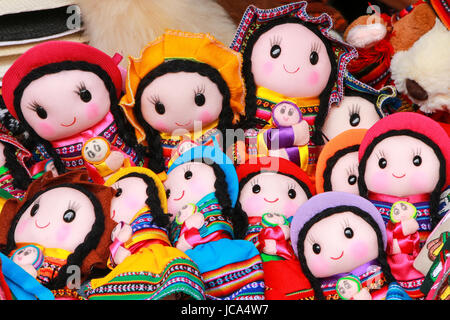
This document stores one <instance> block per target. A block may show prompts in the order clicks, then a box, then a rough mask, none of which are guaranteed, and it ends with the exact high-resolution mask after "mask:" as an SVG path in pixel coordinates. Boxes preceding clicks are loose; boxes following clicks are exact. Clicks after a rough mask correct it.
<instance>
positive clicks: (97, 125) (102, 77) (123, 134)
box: [2, 41, 138, 173]
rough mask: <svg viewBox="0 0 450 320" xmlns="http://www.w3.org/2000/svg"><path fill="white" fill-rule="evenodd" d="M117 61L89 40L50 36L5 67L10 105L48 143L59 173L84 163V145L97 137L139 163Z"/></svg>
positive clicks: (39, 139) (39, 140)
mask: <svg viewBox="0 0 450 320" xmlns="http://www.w3.org/2000/svg"><path fill="white" fill-rule="evenodd" d="M118 60H120V57H119V56H118V55H116V56H115V57H113V58H111V57H109V56H108V55H107V54H105V53H103V52H101V51H100V50H98V49H96V48H94V47H91V46H89V45H86V44H82V43H75V42H70V41H47V42H44V43H41V44H38V45H36V46H34V47H33V48H31V49H29V50H28V51H26V52H25V53H24V54H23V55H22V56H20V57H19V58H18V59H17V60H16V61H15V62H14V64H13V65H12V66H11V67H10V68H9V69H8V71H7V72H6V74H5V76H4V78H3V88H2V94H3V98H4V101H5V105H6V107H7V108H8V110H9V112H10V113H11V114H12V115H13V116H14V117H15V118H16V119H18V120H19V121H20V122H21V123H22V124H23V125H24V127H25V128H26V130H27V131H28V132H29V134H30V139H31V140H32V141H34V142H35V143H36V145H38V144H42V145H43V146H44V147H45V150H46V151H47V153H48V156H49V157H50V158H53V159H54V161H55V167H56V168H57V170H58V172H59V173H62V172H64V171H65V170H66V169H67V170H75V169H79V168H82V167H83V166H84V160H83V158H82V155H81V149H82V145H83V143H84V142H85V141H86V140H88V139H89V138H92V137H95V136H103V137H104V138H106V139H107V140H108V141H109V142H110V143H111V144H112V145H114V146H116V147H118V148H119V149H121V150H123V151H124V152H125V153H126V154H127V155H128V157H129V158H130V160H131V161H132V162H135V163H137V162H138V156H137V154H136V152H135V151H134V150H133V149H132V148H133V147H134V145H135V144H136V142H135V140H136V139H135V137H134V135H133V131H132V130H130V128H129V124H127V122H126V121H125V118H124V116H123V114H122V113H121V110H120V109H119V107H118V102H119V99H120V97H121V89H122V75H121V72H120V70H119V68H118V66H117V63H118V62H119V61H118Z"/></svg>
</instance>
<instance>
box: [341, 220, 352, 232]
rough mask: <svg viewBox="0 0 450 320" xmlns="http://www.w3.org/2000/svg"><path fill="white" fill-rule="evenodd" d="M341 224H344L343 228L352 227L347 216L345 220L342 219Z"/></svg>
mask: <svg viewBox="0 0 450 320" xmlns="http://www.w3.org/2000/svg"><path fill="white" fill-rule="evenodd" d="M342 222H344V223H342ZM341 226H342V229H343V230H345V229H346V228H349V227H350V222H349V221H348V219H347V218H345V219H344V220H343V221H341Z"/></svg>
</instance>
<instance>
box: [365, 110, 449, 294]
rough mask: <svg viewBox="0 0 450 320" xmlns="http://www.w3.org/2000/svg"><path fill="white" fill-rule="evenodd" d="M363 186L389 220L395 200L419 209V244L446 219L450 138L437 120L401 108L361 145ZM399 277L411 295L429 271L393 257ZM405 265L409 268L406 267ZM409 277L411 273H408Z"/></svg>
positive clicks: (375, 126) (422, 243)
mask: <svg viewBox="0 0 450 320" xmlns="http://www.w3.org/2000/svg"><path fill="white" fill-rule="evenodd" d="M358 157H359V168H358V172H359V179H358V186H359V191H360V194H361V196H363V197H367V198H368V199H369V200H370V201H371V202H372V203H373V204H374V205H375V206H376V207H377V209H378V210H379V212H380V214H381V216H382V217H383V219H384V221H385V224H387V223H388V222H389V220H390V213H391V210H392V206H393V205H394V203H396V202H397V201H406V202H408V203H410V204H412V205H414V207H415V208H416V209H417V216H416V218H415V220H416V221H417V223H418V225H419V228H418V230H417V232H418V234H419V238H420V239H419V245H420V247H421V246H423V245H424V243H425V241H426V239H427V238H428V236H429V234H430V232H431V231H432V229H433V228H434V227H435V226H436V225H437V223H438V222H439V221H440V219H441V216H439V215H438V206H439V197H440V194H441V192H442V191H443V189H444V187H445V186H447V185H448V184H449V181H450V175H449V170H450V138H449V137H448V135H447V134H446V133H445V131H444V130H443V129H442V127H441V126H440V125H439V124H438V123H437V122H435V121H434V120H432V119H430V118H428V117H426V116H424V115H420V114H418V113H411V112H398V113H395V114H392V115H390V116H388V117H386V118H383V119H382V120H380V121H378V122H377V123H376V124H375V125H374V126H373V127H372V128H370V129H369V130H368V131H367V133H366V135H365V137H364V139H363V141H362V142H361V145H360V149H359V156H358ZM390 264H391V269H392V273H393V275H394V277H396V279H398V280H399V283H400V285H401V286H402V287H404V288H405V289H406V288H407V292H408V294H409V295H410V296H411V297H417V296H420V295H421V293H420V291H419V287H420V283H421V281H422V280H423V277H416V275H418V274H417V273H416V272H415V271H414V270H413V268H409V269H408V270H413V271H412V272H410V273H409V274H408V273H407V272H406V271H404V270H407V269H406V268H404V262H403V259H398V261H396V260H390ZM402 270H403V271H404V272H402ZM405 277H406V278H405Z"/></svg>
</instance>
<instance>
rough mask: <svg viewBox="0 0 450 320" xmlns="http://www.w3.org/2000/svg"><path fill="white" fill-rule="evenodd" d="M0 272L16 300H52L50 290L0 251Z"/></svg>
mask: <svg viewBox="0 0 450 320" xmlns="http://www.w3.org/2000/svg"><path fill="white" fill-rule="evenodd" d="M0 259H1V260H2V272H3V275H4V277H5V281H6V283H7V284H8V287H9V289H10V290H11V293H12V294H13V295H14V297H15V298H16V299H17V300H54V299H55V297H54V296H53V294H52V292H51V291H50V290H49V289H47V288H46V287H44V286H43V285H42V284H40V283H39V281H37V280H36V279H35V278H33V277H32V276H30V275H29V274H28V273H27V272H26V271H25V270H23V269H22V268H21V267H19V266H18V265H17V264H16V263H14V262H13V261H12V260H11V259H9V258H8V257H7V256H5V255H4V254H3V253H0Z"/></svg>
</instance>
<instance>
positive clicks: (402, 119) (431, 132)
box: [358, 112, 450, 187]
mask: <svg viewBox="0 0 450 320" xmlns="http://www.w3.org/2000/svg"><path fill="white" fill-rule="evenodd" d="M405 129H407V130H412V131H414V132H417V133H419V134H422V135H424V136H426V137H428V138H429V139H431V140H432V141H433V142H434V143H436V144H437V145H438V147H439V148H440V150H441V152H442V154H443V155H444V158H445V162H446V172H447V180H446V183H445V184H444V187H446V186H448V185H449V184H450V174H449V172H450V139H449V136H448V134H447V132H446V131H445V130H444V129H443V128H442V127H441V126H440V125H439V123H437V122H436V121H434V120H432V119H430V118H429V117H427V116H424V115H421V114H419V113H415V112H397V113H394V114H391V115H389V116H387V117H385V118H383V119H381V120H379V121H377V122H376V123H375V124H374V125H373V126H372V127H371V128H370V129H369V130H368V131H367V133H366V135H365V136H364V139H363V141H362V142H361V145H360V147H359V154H358V158H359V161H361V158H362V156H363V154H364V153H365V152H366V149H367V147H368V146H369V145H370V144H371V143H372V141H373V140H374V139H375V138H376V137H378V136H380V135H382V134H384V133H386V132H389V131H393V130H405Z"/></svg>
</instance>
